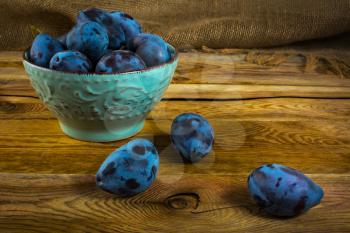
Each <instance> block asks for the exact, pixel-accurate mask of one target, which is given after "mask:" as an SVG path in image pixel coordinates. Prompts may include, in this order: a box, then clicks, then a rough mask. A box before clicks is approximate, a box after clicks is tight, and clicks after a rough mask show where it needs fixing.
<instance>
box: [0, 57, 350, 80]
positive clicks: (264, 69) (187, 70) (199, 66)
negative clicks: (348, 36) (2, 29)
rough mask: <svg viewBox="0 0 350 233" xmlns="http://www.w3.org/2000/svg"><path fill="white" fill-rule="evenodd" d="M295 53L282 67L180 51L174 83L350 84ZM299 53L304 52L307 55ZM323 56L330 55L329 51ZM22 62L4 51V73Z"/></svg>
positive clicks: (0, 68)
mask: <svg viewBox="0 0 350 233" xmlns="http://www.w3.org/2000/svg"><path fill="white" fill-rule="evenodd" d="M262 53H265V55H266V54H267V55H269V53H270V54H271V52H269V51H267V52H266V51H262ZM294 54H295V56H291V57H290V58H289V59H286V60H285V61H284V62H281V63H280V64H278V66H269V65H262V64H257V63H254V62H252V61H247V60H246V56H247V53H246V52H243V51H242V52H241V53H237V54H220V53H202V52H187V53H180V62H179V66H178V68H177V70H176V73H175V77H174V83H179V84H208V83H211V84H232V83H235V84H251V85H252V84H254V85H258V84H262V85H271V84H274V85H303V86H305V85H312V86H314V85H319V86H339V85H346V86H350V81H349V80H348V79H343V78H341V76H339V75H335V74H334V73H332V72H325V71H319V70H308V71H305V58H304V56H307V54H308V53H306V52H299V53H297V52H294ZM298 54H304V56H299V55H298ZM305 54H306V55H305ZM323 56H324V57H327V54H323ZM328 57H330V58H333V57H334V55H333V53H329V54H328ZM21 62H22V53H21V52H9V51H3V52H0V74H1V75H3V76H10V75H12V74H13V75H25V71H24V69H23V66H22V64H21ZM305 76H306V77H307V78H306V77H305Z"/></svg>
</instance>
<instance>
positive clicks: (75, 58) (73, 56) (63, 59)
mask: <svg viewBox="0 0 350 233" xmlns="http://www.w3.org/2000/svg"><path fill="white" fill-rule="evenodd" d="M50 69H53V70H58V71H65V72H72V73H88V72H89V71H91V70H92V64H91V61H90V60H89V59H88V58H87V57H86V56H85V55H84V54H82V53H80V52H78V51H62V52H59V53H56V54H55V55H54V56H53V57H52V58H51V61H50Z"/></svg>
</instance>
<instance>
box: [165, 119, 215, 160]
mask: <svg viewBox="0 0 350 233" xmlns="http://www.w3.org/2000/svg"><path fill="white" fill-rule="evenodd" d="M170 137H171V141H172V143H173V145H174V147H175V149H176V150H177V151H178V153H179V154H180V155H181V156H182V157H183V158H185V159H186V160H188V161H191V162H197V161H199V160H201V159H202V158H204V157H205V156H207V155H208V154H209V153H210V151H211V150H212V146H213V143H214V130H213V128H212V126H211V125H210V123H209V122H208V121H207V120H206V119H205V118H204V117H202V116H200V115H198V114H195V113H183V114H180V115H178V116H177V117H176V118H175V119H174V121H173V123H172V125H171V132H170Z"/></svg>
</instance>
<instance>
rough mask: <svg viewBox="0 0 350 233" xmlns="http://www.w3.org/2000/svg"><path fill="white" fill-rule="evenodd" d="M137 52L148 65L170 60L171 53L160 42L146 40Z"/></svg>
mask: <svg viewBox="0 0 350 233" xmlns="http://www.w3.org/2000/svg"><path fill="white" fill-rule="evenodd" d="M136 54H137V55H139V56H140V57H141V58H142V60H143V61H144V62H145V63H146V65H147V67H152V66H157V65H161V64H163V63H166V62H168V61H169V60H170V58H171V57H170V53H169V51H168V49H167V48H163V47H162V46H160V45H159V44H158V43H155V42H151V41H150V42H146V43H144V44H142V45H141V46H140V47H138V48H137V50H136Z"/></svg>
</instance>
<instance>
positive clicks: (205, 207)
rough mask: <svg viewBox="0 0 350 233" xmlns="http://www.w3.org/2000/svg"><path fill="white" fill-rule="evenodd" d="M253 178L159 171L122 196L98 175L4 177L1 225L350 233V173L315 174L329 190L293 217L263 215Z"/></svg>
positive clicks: (11, 231)
mask: <svg viewBox="0 0 350 233" xmlns="http://www.w3.org/2000/svg"><path fill="white" fill-rule="evenodd" d="M246 176H247V174H245V173H243V174H236V175H232V176H209V175H195V176H194V175H192V176H183V177H180V178H179V177H177V176H174V175H169V176H159V177H158V179H157V181H156V182H155V183H154V184H153V186H152V188H151V189H149V190H148V191H146V192H145V193H142V194H140V195H137V196H134V197H131V198H118V197H115V196H113V195H111V194H108V193H105V192H102V191H101V190H98V189H97V188H96V187H95V181H94V177H93V176H91V175H83V176H82V175H40V176H39V175H33V174H32V175H31V174H0V180H1V182H0V210H1V211H0V230H1V232H6V233H17V232H21V233H22V232H47V229H48V226H50V232H52V233H55V232H89V233H90V232H91V233H93V232H133V233H136V232H174V233H175V232H185V233H187V232H188V233H193V232H203V231H204V230H205V232H209V233H211V232H213V233H214V232H215V233H216V232H292V233H293V232H295V233H297V232H349V231H350V211H349V210H350V204H349V203H350V184H349V179H350V176H349V175H326V174H315V175H311V176H310V177H311V178H313V179H314V180H315V181H316V182H317V183H319V184H320V185H321V186H322V187H323V188H324V190H325V193H326V195H325V197H324V199H323V201H322V203H321V204H320V205H318V206H317V207H315V208H313V209H311V210H310V211H309V212H307V213H306V214H303V215H301V216H298V217H296V218H289V219H278V218H277V219H276V218H271V217H269V216H267V215H265V214H264V213H263V212H261V211H260V210H259V209H258V208H257V207H256V206H255V205H254V204H253V203H252V202H251V200H250V198H249V195H248V192H247V187H246ZM165 180H166V181H167V182H164V181H165ZM172 180H176V183H173V182H170V181H172Z"/></svg>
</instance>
